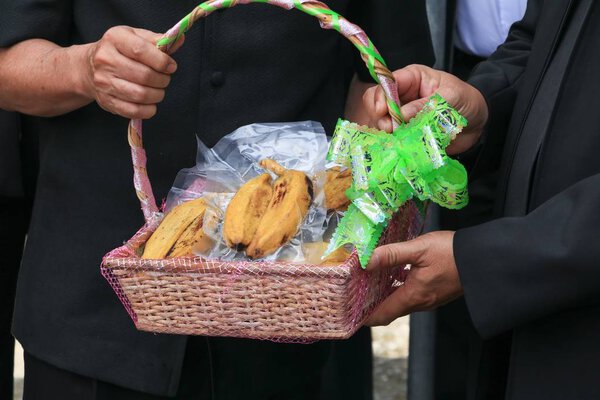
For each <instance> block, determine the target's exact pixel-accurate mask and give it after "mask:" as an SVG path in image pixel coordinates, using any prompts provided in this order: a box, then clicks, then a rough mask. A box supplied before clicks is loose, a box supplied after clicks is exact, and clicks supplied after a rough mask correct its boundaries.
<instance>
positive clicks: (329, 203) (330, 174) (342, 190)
mask: <svg viewBox="0 0 600 400" xmlns="http://www.w3.org/2000/svg"><path fill="white" fill-rule="evenodd" d="M351 185H352V170H351V169H349V168H347V169H345V170H343V171H342V170H341V168H340V167H333V168H330V169H328V170H327V180H326V182H325V207H327V209H328V210H336V211H346V210H347V209H348V206H349V205H350V199H348V197H347V196H346V190H348V189H349V188H350V186H351Z"/></svg>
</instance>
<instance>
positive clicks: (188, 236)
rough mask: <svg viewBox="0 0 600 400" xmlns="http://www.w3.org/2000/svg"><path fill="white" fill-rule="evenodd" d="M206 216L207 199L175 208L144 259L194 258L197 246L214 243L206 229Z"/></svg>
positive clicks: (157, 232) (165, 219)
mask: <svg viewBox="0 0 600 400" xmlns="http://www.w3.org/2000/svg"><path fill="white" fill-rule="evenodd" d="M205 212H206V202H205V200H204V199H203V198H199V199H196V200H192V201H188V202H185V203H182V204H180V205H178V206H177V207H175V208H173V210H171V212H169V213H168V214H167V215H166V216H165V218H164V219H163V220H162V222H161V223H160V225H159V226H158V228H157V229H156V231H154V233H153V234H152V236H151V237H150V239H148V242H146V247H145V248H144V254H143V255H142V258H147V259H162V258H165V257H184V256H192V255H193V247H194V246H195V245H197V244H198V243H200V244H202V243H205V242H206V241H207V240H210V238H208V237H207V236H206V234H205V232H204V230H203V229H202V227H203V224H204V214H205Z"/></svg>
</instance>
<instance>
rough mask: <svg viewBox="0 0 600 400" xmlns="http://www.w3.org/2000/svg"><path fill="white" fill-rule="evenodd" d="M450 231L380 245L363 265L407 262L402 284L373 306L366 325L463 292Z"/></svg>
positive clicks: (384, 266) (381, 322)
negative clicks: (409, 267)
mask: <svg viewBox="0 0 600 400" xmlns="http://www.w3.org/2000/svg"><path fill="white" fill-rule="evenodd" d="M453 239H454V232H449V231H440V232H432V233H428V234H426V235H423V236H420V237H418V238H417V239H414V240H411V241H408V242H402V243H393V244H389V245H386V246H381V247H379V248H377V249H376V250H375V252H374V253H373V257H372V258H371V261H370V262H369V265H368V266H367V269H369V270H377V269H387V268H391V267H394V266H397V265H406V264H410V265H411V269H410V272H409V273H408V276H407V278H406V281H405V283H404V285H402V286H400V287H399V288H398V289H396V291H394V292H393V293H392V294H391V295H390V296H389V297H388V298H387V299H386V300H385V301H384V302H383V303H381V304H380V305H379V307H377V309H375V311H374V312H373V314H372V315H371V316H370V317H369V319H368V321H367V322H366V325H369V326H377V325H388V324H389V323H390V322H392V321H394V320H395V319H396V318H399V317H401V316H404V315H407V314H410V313H412V312H415V311H427V310H433V309H435V308H437V307H439V306H442V305H444V304H447V303H449V302H450V301H452V300H454V299H456V298H458V297H460V296H461V295H462V293H463V291H462V286H461V283H460V279H459V275H458V270H457V268H456V263H455V261H454V253H453V250H452V243H453Z"/></svg>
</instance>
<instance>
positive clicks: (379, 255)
mask: <svg viewBox="0 0 600 400" xmlns="http://www.w3.org/2000/svg"><path fill="white" fill-rule="evenodd" d="M424 250H425V248H424V245H423V241H422V240H419V239H415V240H410V241H408V242H402V243H392V244H388V245H385V246H381V247H378V248H377V249H375V251H374V252H373V256H372V257H371V261H370V262H369V264H368V265H367V269H368V270H378V269H388V268H392V267H395V266H398V265H406V264H417V262H418V260H419V258H420V257H421V255H422V254H423V252H424Z"/></svg>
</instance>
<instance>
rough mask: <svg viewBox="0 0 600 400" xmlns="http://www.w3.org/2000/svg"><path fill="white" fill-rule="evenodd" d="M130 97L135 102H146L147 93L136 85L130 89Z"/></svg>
mask: <svg viewBox="0 0 600 400" xmlns="http://www.w3.org/2000/svg"><path fill="white" fill-rule="evenodd" d="M129 95H130V97H131V99H132V100H133V101H135V102H141V101H144V100H146V97H147V91H146V90H145V89H144V88H142V87H140V86H137V85H134V86H132V87H131V88H130V89H129Z"/></svg>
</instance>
